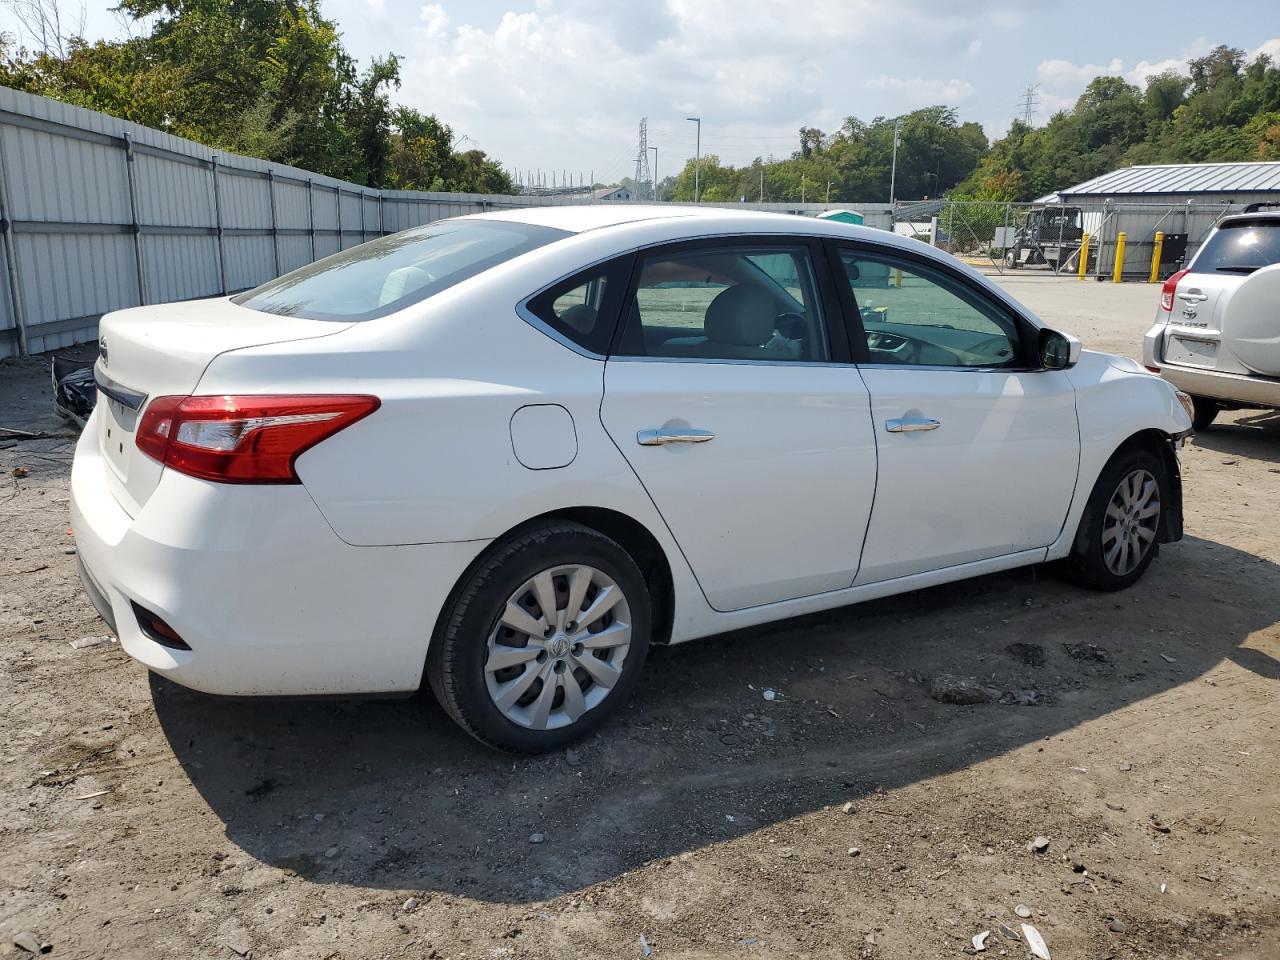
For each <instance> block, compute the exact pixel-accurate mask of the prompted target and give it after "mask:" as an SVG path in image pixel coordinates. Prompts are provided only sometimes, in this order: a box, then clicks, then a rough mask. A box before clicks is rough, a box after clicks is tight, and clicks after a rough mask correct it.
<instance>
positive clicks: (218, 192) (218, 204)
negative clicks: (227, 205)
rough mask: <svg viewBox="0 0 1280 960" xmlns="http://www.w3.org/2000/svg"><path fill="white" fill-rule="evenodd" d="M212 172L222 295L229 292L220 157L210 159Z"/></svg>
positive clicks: (215, 228) (214, 223) (214, 155)
mask: <svg viewBox="0 0 1280 960" xmlns="http://www.w3.org/2000/svg"><path fill="white" fill-rule="evenodd" d="M209 163H210V167H209V169H210V171H211V172H212V173H213V227H214V230H215V231H216V234H217V238H218V279H219V280H220V281H221V283H222V295H223V296H224V297H225V296H226V295H227V293H228V291H227V252H226V250H225V249H224V247H223V233H222V188H221V186H219V184H218V155H217V154H216V153H215V154H213V155H212V156H211V157H210V158H209Z"/></svg>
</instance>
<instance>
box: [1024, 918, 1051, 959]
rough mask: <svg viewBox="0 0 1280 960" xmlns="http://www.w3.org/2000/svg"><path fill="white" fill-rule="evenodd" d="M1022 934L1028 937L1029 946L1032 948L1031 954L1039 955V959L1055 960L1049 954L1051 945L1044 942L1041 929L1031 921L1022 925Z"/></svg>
mask: <svg viewBox="0 0 1280 960" xmlns="http://www.w3.org/2000/svg"><path fill="white" fill-rule="evenodd" d="M1022 936H1023V937H1024V938H1026V941H1027V947H1028V948H1029V949H1030V950H1031V955H1032V956H1034V957H1038V958H1039V960H1053V958H1052V957H1050V956H1049V946H1048V944H1046V943H1045V942H1044V937H1042V936H1040V931H1039V930H1037V929H1036V928H1035V927H1033V926H1032V925H1031V924H1029V923H1024V924H1023V925H1022Z"/></svg>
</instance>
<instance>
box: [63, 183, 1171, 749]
mask: <svg viewBox="0 0 1280 960" xmlns="http://www.w3.org/2000/svg"><path fill="white" fill-rule="evenodd" d="M95 375H96V379H97V383H98V389H99V397H100V399H99V403H98V405H97V408H96V410H95V412H94V414H93V417H92V419H91V420H90V421H89V424H88V426H87V428H86V429H85V432H84V434H83V436H82V438H81V440H80V443H79V446H78V447H77V449H76V458H75V465H74V469H73V471H72V492H73V497H72V517H73V526H74V530H75V535H76V539H77V543H78V545H79V559H80V561H81V571H82V574H83V580H84V585H85V589H86V591H87V592H88V594H89V596H90V597H91V599H92V600H93V602H94V604H95V605H96V607H97V609H98V610H99V612H100V613H101V614H102V616H103V617H104V618H105V619H106V620H107V621H108V622H109V623H110V624H111V626H112V627H113V629H114V630H115V631H116V632H117V634H118V635H119V637H120V641H121V643H122V644H123V646H124V649H125V650H126V651H128V653H129V654H130V655H132V656H133V657H135V658H136V659H137V660H139V661H140V662H142V663H143V664H145V665H146V666H147V667H149V668H150V669H151V670H154V671H156V672H157V673H159V674H162V675H164V676H166V677H168V678H170V679H172V680H174V681H176V682H178V683H181V684H185V685H187V686H190V687H194V688H196V689H198V690H204V691H208V692H211V693H219V694H242V695H244V694H248V695H287V694H310V695H320V694H328V695H333V694H365V693H391V692H405V691H413V690H416V689H417V688H418V687H419V686H420V685H421V684H422V681H423V678H424V676H425V678H426V680H427V681H428V682H429V683H430V685H431V687H432V689H433V690H434V691H435V694H436V696H437V697H438V698H439V699H440V702H441V703H442V704H443V705H444V707H445V709H446V710H447V711H448V712H449V713H450V715H451V716H453V718H454V719H455V720H457V721H458V723H459V724H461V725H462V726H463V727H464V728H465V729H466V730H467V731H468V732H470V733H471V734H473V735H474V736H475V737H477V738H478V739H480V740H482V741H483V742H485V743H487V744H490V745H493V746H496V747H501V748H505V749H510V750H518V751H537V750H545V749H550V748H554V747H557V746H559V745H562V744H565V743H567V742H569V741H571V740H573V739H575V738H577V737H580V736H582V735H583V734H585V733H586V732H588V731H590V730H591V729H593V728H594V727H596V726H597V725H598V724H599V723H600V722H601V721H602V720H603V719H605V718H606V717H607V716H608V715H609V714H610V713H612V712H613V711H614V710H616V709H617V708H618V706H619V704H620V703H621V702H622V701H623V700H624V699H625V698H626V696H627V695H628V694H629V693H630V692H631V690H632V689H633V688H634V687H635V686H636V684H637V682H638V681H639V679H640V673H641V668H642V665H643V662H644V659H645V655H646V653H647V651H648V648H649V646H650V644H652V643H679V642H683V641H685V640H691V639H693V638H695V637H702V636H706V635H708V634H714V633H719V632H721V631H725V630H730V629H735V628H739V627H745V626H749V625H752V624H759V623H765V622H769V621H774V620H780V619H782V618H785V617H792V616H795V615H797V614H802V613H808V612H811V611H815V610H822V609H827V608H830V607H837V606H841V605H844V604H850V603H855V602H858V601H861V600H867V599H871V598H874V597H883V596H886V595H888V594H896V593H903V592H905V591H910V590H917V589H920V588H922V587H928V586H932V585H934V584H939V583H944V582H947V581H952V580H959V579H962V578H964V577H973V576H977V575H980V574H987V573H992V572H994V571H998V570H1007V569H1009V568H1012V567H1018V566H1022V565H1025V564H1033V563H1041V562H1043V561H1050V560H1061V561H1063V565H1064V566H1065V567H1066V568H1067V569H1068V570H1069V571H1070V572H1071V573H1072V574H1073V575H1074V576H1076V577H1077V578H1078V579H1080V580H1081V581H1083V582H1085V583H1087V584H1089V585H1092V586H1094V587H1099V588H1102V589H1119V588H1122V587H1125V586H1128V585H1129V584H1131V583H1133V582H1134V581H1135V580H1136V579H1137V578H1138V577H1140V576H1141V575H1142V574H1143V572H1144V571H1145V570H1146V568H1147V566H1148V565H1149V564H1150V562H1151V560H1152V558H1153V556H1154V555H1155V553H1156V551H1157V549H1158V544H1160V543H1162V542H1168V541H1172V540H1177V539H1178V538H1179V537H1180V536H1181V534H1182V503H1181V482H1180V479H1179V473H1178V460H1177V455H1176V450H1175V448H1176V446H1177V444H1178V441H1179V440H1180V439H1181V438H1183V437H1184V436H1186V435H1187V434H1188V433H1189V432H1190V426H1191V424H1190V419H1189V417H1188V413H1187V410H1186V408H1185V405H1186V404H1187V403H1189V400H1187V398H1184V397H1180V396H1179V395H1178V394H1177V392H1176V391H1175V390H1174V388H1173V387H1172V386H1170V385H1169V384H1168V383H1166V382H1164V381H1162V380H1161V379H1159V378H1158V377H1154V376H1151V375H1150V374H1148V373H1146V372H1145V371H1143V370H1142V368H1141V367H1139V366H1138V365H1137V364H1135V363H1134V362H1132V361H1129V360H1124V359H1120V358H1117V357H1113V356H1107V355H1104V354H1098V353H1090V352H1084V353H1082V352H1081V351H1080V345H1079V343H1078V342H1077V341H1076V340H1074V339H1073V338H1072V337H1069V336H1067V335H1065V334H1062V333H1058V332H1056V331H1053V330H1050V329H1047V328H1045V327H1044V326H1042V325H1041V324H1040V323H1039V322H1038V321H1037V320H1036V318H1035V317H1034V316H1032V315H1031V314H1030V313H1029V312H1028V311H1027V310H1026V309H1025V308H1024V307H1022V306H1021V305H1020V304H1019V303H1017V302H1016V301H1015V300H1013V299H1011V298H1010V297H1009V296H1008V295H1007V294H1005V293H1004V292H1003V291H1001V290H1000V289H999V288H998V287H996V286H995V285H993V284H992V283H990V282H988V281H987V280H985V279H984V278H983V277H981V276H979V275H978V274H977V273H976V272H974V271H973V270H970V269H969V268H967V267H965V266H964V265H962V264H960V263H959V262H958V261H956V260H954V259H952V258H951V257H949V256H946V255H944V254H942V253H939V252H938V251H936V250H934V249H932V248H930V247H928V246H925V245H923V244H920V243H917V242H915V241H913V240H907V239H903V238H901V237H897V236H894V235H893V234H890V233H886V232H881V231H876V230H869V229H863V228H860V227H851V226H847V225H843V224H837V223H831V222H826V221H821V220H813V219H803V218H799V217H794V216H786V215H773V214H759V213H748V212H738V211H728V210H710V209H697V208H682V207H656V206H655V207H647V206H638V205H629V204H627V205H614V206H609V205H600V206H578V207H559V208H542V209H528V210H512V211H507V212H503V213H500V214H486V215H482V216H473V217H463V218H459V219H454V220H446V221H442V222H439V223H434V224H431V225H429V226H425V227H420V228H416V229H412V230H407V231H405V232H403V233H399V234H396V235H394V236H389V237H385V238H383V239H379V240H375V241H373V242H371V243H367V244H364V245H363V246H360V247H356V248H354V249H351V250H347V251H345V252H342V253H339V254H337V255H335V256H332V257H329V258H328V259H326V260H321V261H319V262H317V263H314V264H311V265H309V266H306V267H303V268H302V269H300V270H297V271H295V272H293V273H290V274H287V275H285V276H283V277H280V278H279V279H276V280H272V281H270V282H269V283H266V284H264V285H262V286H261V287H258V288H257V289H254V290H250V291H249V292H247V293H244V294H241V295H239V296H236V297H232V298H230V299H217V300H206V301H200V302H194V303H183V304H165V305H161V306H150V307H142V308H138V309H132V310H124V311H121V312H118V313H113V314H110V315H109V316H107V317H105V318H104V319H103V321H102V327H101V341H100V357H99V360H98V363H97V367H96V370H95Z"/></svg>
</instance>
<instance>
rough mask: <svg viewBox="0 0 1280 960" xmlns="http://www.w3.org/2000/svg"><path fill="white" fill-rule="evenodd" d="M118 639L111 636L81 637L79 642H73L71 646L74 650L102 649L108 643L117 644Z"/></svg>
mask: <svg viewBox="0 0 1280 960" xmlns="http://www.w3.org/2000/svg"><path fill="white" fill-rule="evenodd" d="M115 641H116V638H115V637H111V636H105V637H81V638H80V639H79V640H71V641H70V644H71V647H72V649H73V650H88V649H89V648H90V647H100V646H102V645H103V644H106V643H115Z"/></svg>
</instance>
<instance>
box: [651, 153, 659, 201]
mask: <svg viewBox="0 0 1280 960" xmlns="http://www.w3.org/2000/svg"><path fill="white" fill-rule="evenodd" d="M649 149H650V150H652V151H653V173H652V176H653V199H654V200H661V199H662V198H661V197H659V196H658V148H657V147H650V148H649Z"/></svg>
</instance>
